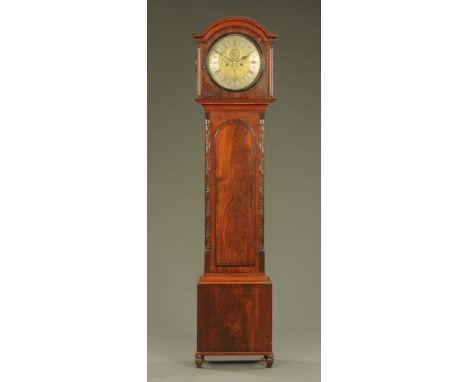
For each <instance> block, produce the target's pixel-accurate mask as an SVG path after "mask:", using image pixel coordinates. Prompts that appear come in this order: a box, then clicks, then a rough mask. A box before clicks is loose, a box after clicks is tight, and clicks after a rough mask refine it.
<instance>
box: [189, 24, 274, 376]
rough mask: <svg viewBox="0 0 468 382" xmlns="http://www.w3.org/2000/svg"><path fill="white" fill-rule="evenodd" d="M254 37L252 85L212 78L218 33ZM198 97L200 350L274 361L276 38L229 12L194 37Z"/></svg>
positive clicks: (199, 357)
mask: <svg viewBox="0 0 468 382" xmlns="http://www.w3.org/2000/svg"><path fill="white" fill-rule="evenodd" d="M229 33H237V34H243V35H246V36H247V37H248V38H250V39H252V40H253V41H255V43H256V44H257V45H258V47H259V48H260V50H261V52H262V54H263V58H264V67H263V71H262V73H261V75H260V77H259V79H258V80H257V82H256V83H254V84H253V85H252V86H251V87H249V88H248V89H245V90H243V91H230V90H226V89H224V88H222V87H220V86H219V85H217V84H216V83H215V82H214V81H213V80H212V79H211V77H210V76H209V74H208V70H207V66H206V61H205V60H206V56H207V54H208V51H209V49H210V47H211V45H212V44H213V43H214V42H216V41H217V40H218V39H219V38H220V37H222V36H224V35H226V34H229ZM193 36H194V38H195V41H196V44H197V61H196V70H197V98H196V101H197V102H198V103H200V104H201V105H203V107H204V110H205V251H204V262H205V267H204V274H203V275H202V276H201V277H200V278H199V280H198V287H197V289H198V290H197V351H196V355H195V363H196V365H197V367H201V365H202V363H203V360H204V357H205V356H217V355H219V356H227V355H261V356H263V357H264V358H265V360H266V363H267V366H268V367H271V366H272V364H273V352H272V283H271V281H270V279H269V277H267V276H266V275H265V251H264V147H263V139H264V118H265V111H266V109H267V107H268V105H269V104H271V103H272V102H274V100H275V98H274V97H273V44H274V41H275V39H276V37H277V35H276V34H273V33H270V32H269V31H268V30H267V29H266V28H265V27H264V26H263V25H261V24H260V23H258V22H256V21H255V20H252V19H250V18H247V17H226V18H223V19H219V20H217V21H215V22H214V23H212V24H210V25H209V26H208V27H206V28H205V30H204V31H203V32H202V33H195V34H194V35H193Z"/></svg>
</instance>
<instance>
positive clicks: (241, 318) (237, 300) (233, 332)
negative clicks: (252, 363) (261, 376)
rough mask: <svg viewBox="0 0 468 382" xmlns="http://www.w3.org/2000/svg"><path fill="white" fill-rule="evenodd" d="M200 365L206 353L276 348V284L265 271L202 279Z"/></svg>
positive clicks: (264, 352) (267, 353)
mask: <svg viewBox="0 0 468 382" xmlns="http://www.w3.org/2000/svg"><path fill="white" fill-rule="evenodd" d="M197 305H198V314H197V352H196V357H195V362H196V365H197V367H201V365H202V364H203V359H204V356H207V355H209V356H231V355H233V356H237V355H260V356H263V357H264V358H265V361H266V363H267V366H268V367H271V365H272V364H273V352H272V319H271V317H272V284H271V281H270V279H269V278H268V277H266V276H265V275H261V274H258V275H240V274H229V275H228V274H226V275H222V274H216V275H204V276H202V277H201V278H200V280H199V282H198V304H197Z"/></svg>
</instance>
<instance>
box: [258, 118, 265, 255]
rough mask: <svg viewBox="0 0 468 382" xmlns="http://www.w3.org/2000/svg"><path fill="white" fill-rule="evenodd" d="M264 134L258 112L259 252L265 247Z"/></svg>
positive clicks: (263, 119)
mask: <svg viewBox="0 0 468 382" xmlns="http://www.w3.org/2000/svg"><path fill="white" fill-rule="evenodd" d="M264 135H265V113H260V139H259V140H258V146H259V149H260V150H259V156H260V158H259V162H260V165H259V170H260V177H259V178H260V179H259V187H258V188H259V190H260V198H259V202H258V204H259V206H258V210H259V211H258V212H259V216H260V220H259V236H260V237H259V239H258V242H259V245H258V251H259V252H260V254H264V253H265V249H264V234H263V226H264V223H265V219H264V211H263V208H264V189H265V186H264V163H263V162H264V161H263V157H264V150H263V138H264Z"/></svg>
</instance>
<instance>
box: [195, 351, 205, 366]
mask: <svg viewBox="0 0 468 382" xmlns="http://www.w3.org/2000/svg"><path fill="white" fill-rule="evenodd" d="M204 360H205V356H204V355H201V354H199V353H197V354H195V365H197V367H198V368H200V367H202V365H203V361H204Z"/></svg>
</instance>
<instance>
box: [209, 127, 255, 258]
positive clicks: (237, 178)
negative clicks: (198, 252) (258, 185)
mask: <svg viewBox="0 0 468 382" xmlns="http://www.w3.org/2000/svg"><path fill="white" fill-rule="evenodd" d="M255 151H256V150H255V134H254V131H253V130H252V128H251V127H250V126H249V125H248V124H247V123H245V122H244V121H241V120H229V121H227V122H225V123H224V124H222V125H221V126H220V127H219V128H218V129H217V131H216V135H215V158H216V159H215V169H216V175H215V176H216V178H215V179H216V180H215V182H216V183H215V193H216V195H215V196H216V204H215V208H216V213H215V222H216V223H215V224H216V231H215V240H216V265H217V266H246V265H254V264H255V260H254V244H255V243H254V241H255V210H254V208H255V194H254V193H255Z"/></svg>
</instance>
